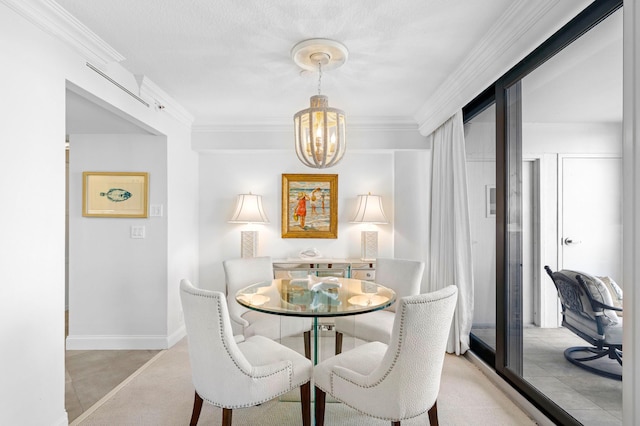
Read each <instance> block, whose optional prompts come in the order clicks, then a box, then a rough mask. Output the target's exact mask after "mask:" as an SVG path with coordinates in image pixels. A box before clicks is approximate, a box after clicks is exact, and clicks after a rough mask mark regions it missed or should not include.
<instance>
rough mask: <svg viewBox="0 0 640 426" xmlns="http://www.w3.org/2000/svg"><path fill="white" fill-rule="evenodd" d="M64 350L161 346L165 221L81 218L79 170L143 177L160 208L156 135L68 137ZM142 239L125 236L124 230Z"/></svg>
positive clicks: (163, 197)
mask: <svg viewBox="0 0 640 426" xmlns="http://www.w3.org/2000/svg"><path fill="white" fill-rule="evenodd" d="M69 144H70V147H71V148H70V155H69V157H70V161H69V259H70V262H69V298H70V300H69V302H70V304H69V337H68V338H67V349H132V348H140V349H162V348H165V347H166V346H167V343H166V335H167V323H166V315H167V314H166V312H167V308H166V306H167V288H166V282H167V268H166V266H165V265H166V264H167V250H166V247H167V220H166V216H162V217H149V218H98V217H83V216H82V172H84V171H116V172H118V171H120V172H127V171H129V172H134V171H141V172H147V173H149V199H148V201H149V204H150V205H166V201H167V171H166V170H167V143H166V138H165V137H163V136H144V135H123V134H118V135H69ZM134 225H135V226H144V227H145V238H144V239H132V238H130V227H131V226H134Z"/></svg>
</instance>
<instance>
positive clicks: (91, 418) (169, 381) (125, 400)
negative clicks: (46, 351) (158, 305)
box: [72, 339, 535, 426]
mask: <svg viewBox="0 0 640 426" xmlns="http://www.w3.org/2000/svg"><path fill="white" fill-rule="evenodd" d="M193 392H194V389H193V385H192V384H191V370H190V366H189V355H188V352H187V342H186V339H183V340H182V341H180V342H179V343H178V344H177V345H175V346H174V347H173V348H171V349H169V350H166V351H162V352H161V353H159V354H158V355H156V356H155V357H154V358H153V359H152V360H151V361H149V362H148V363H147V364H145V366H143V367H142V368H141V369H140V370H138V371H137V372H136V373H135V374H134V375H132V376H131V377H130V378H128V379H127V380H126V381H125V382H124V383H123V384H122V385H121V386H119V387H118V388H116V389H114V391H112V392H111V393H110V394H108V395H107V396H106V397H105V398H103V399H102V400H101V401H99V402H98V403H97V404H96V405H95V406H93V407H92V408H91V409H89V410H88V411H87V412H85V413H83V414H82V415H81V416H80V417H78V418H77V419H76V420H75V421H74V422H73V423H72V426H74V425H83V426H89V425H105V426H106V425H110V426H111V425H119V426H129V425H130V426H142V425H154V426H164V425H166V426H174V425H175V426H178V425H185V424H188V422H189V418H190V416H191V409H192V404H193ZM296 392H297V391H296ZM326 410H327V411H326V414H325V423H326V424H327V425H336V426H338V425H349V426H370V425H387V426H388V425H389V423H388V422H386V421H381V420H377V419H373V418H371V417H367V416H365V415H362V414H360V413H358V412H356V411H355V410H353V409H351V408H349V407H346V406H344V405H343V404H340V403H327V406H326ZM221 413H222V410H220V409H219V408H217V407H213V406H211V405H209V404H206V403H205V404H204V406H203V408H202V414H201V415H200V421H199V422H198V423H199V424H201V425H206V424H210V425H214V424H220V422H221V419H222V415H221ZM438 414H439V420H440V424H442V425H471V424H473V425H492V426H495V425H509V426H512V425H534V424H535V422H534V421H533V420H531V419H530V418H529V417H528V416H527V415H526V414H525V413H524V412H523V411H522V410H520V408H518V407H517V406H516V405H515V404H514V403H513V402H511V400H509V399H508V398H507V397H506V396H505V395H504V394H503V393H502V392H501V391H500V390H499V389H498V388H496V387H495V385H493V383H491V382H490V381H489V380H488V379H487V378H486V377H485V376H484V375H483V374H482V373H481V372H480V371H479V370H478V369H477V368H476V367H475V366H474V365H473V364H471V363H470V362H469V361H467V360H466V359H465V358H464V357H456V356H453V355H447V356H446V359H445V365H444V371H443V378H442V383H441V387H440V395H439V398H438ZM233 424H234V425H278V426H281V425H299V424H301V417H300V403H298V402H285V401H281V400H273V401H270V402H268V403H265V404H262V405H260V406H258V407H252V408H245V409H239V410H234V412H233ZM402 424H403V425H406V426H415V425H427V424H429V421H428V418H427V416H426V414H425V415H424V416H421V417H419V418H415V419H412V420H408V421H404V422H402Z"/></svg>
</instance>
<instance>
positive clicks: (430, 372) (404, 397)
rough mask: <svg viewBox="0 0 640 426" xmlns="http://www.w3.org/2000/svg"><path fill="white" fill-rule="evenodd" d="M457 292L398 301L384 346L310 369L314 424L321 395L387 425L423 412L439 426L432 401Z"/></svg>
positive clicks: (320, 412) (320, 416)
mask: <svg viewBox="0 0 640 426" xmlns="http://www.w3.org/2000/svg"><path fill="white" fill-rule="evenodd" d="M457 295H458V289H457V288H456V287H455V286H448V287H445V288H444V289H442V290H438V291H435V292H432V293H426V294H419V295H417V296H408V297H403V298H402V299H400V300H399V301H398V306H397V309H396V313H395V321H394V324H393V331H392V334H391V341H390V343H389V345H386V344H384V343H381V342H370V343H365V344H364V345H361V346H358V347H356V348H355V349H352V350H349V351H346V352H344V353H341V354H340V355H336V356H334V357H332V358H329V359H327V360H325V361H322V362H321V363H319V364H318V365H316V366H315V367H314V371H313V377H314V382H315V387H316V389H315V392H316V393H315V395H316V396H315V399H316V401H315V419H316V425H318V426H322V425H323V424H324V408H325V401H326V394H327V393H328V394H330V395H331V396H333V397H334V398H336V399H337V400H339V401H341V402H343V403H344V404H346V405H348V406H350V407H352V408H354V409H356V410H357V411H359V412H361V413H363V414H366V415H369V416H372V417H376V418H379V419H384V420H388V421H391V424H392V425H393V426H400V422H401V421H402V420H407V419H411V418H414V417H417V416H420V415H422V414H424V413H425V412H428V416H429V423H430V424H431V425H432V426H433V425H437V424H438V409H437V404H436V402H437V398H438V392H439V390H440V378H441V375H442V366H443V364H444V357H445V351H446V346H447V339H448V337H449V330H450V328H451V321H452V319H453V311H454V309H455V306H456V302H457Z"/></svg>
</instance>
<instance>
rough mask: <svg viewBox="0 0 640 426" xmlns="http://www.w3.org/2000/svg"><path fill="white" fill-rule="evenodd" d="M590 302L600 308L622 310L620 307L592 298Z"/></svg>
mask: <svg viewBox="0 0 640 426" xmlns="http://www.w3.org/2000/svg"><path fill="white" fill-rule="evenodd" d="M591 303H592V304H593V305H594V307H598V308H602V309H610V310H612V311H618V312H622V308H618V307H617V306H609V305H605V304H604V303H602V302H598V301H597V300H592V301H591Z"/></svg>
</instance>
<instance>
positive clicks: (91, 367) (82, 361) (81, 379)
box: [64, 311, 159, 423]
mask: <svg viewBox="0 0 640 426" xmlns="http://www.w3.org/2000/svg"><path fill="white" fill-rule="evenodd" d="M68 335H69V312H68V311H66V312H65V337H66V336H68ZM158 352H159V351H151V350H137V351H66V352H65V361H64V364H65V396H64V405H65V409H66V410H67V416H68V420H69V423H71V422H72V421H73V420H74V419H76V418H77V417H78V416H79V415H80V414H82V413H83V412H85V411H86V410H87V409H89V408H90V407H91V406H93V404H95V403H96V402H98V401H99V400H100V399H101V398H102V397H103V396H105V395H106V394H108V393H109V392H110V391H111V390H112V389H113V388H115V387H116V386H118V385H119V384H120V383H122V381H123V380H124V379H126V378H127V377H129V376H130V375H131V374H133V373H134V372H135V371H136V370H137V369H138V368H140V367H141V366H142V365H144V364H145V363H146V362H147V361H149V360H150V359H151V358H153V357H154V355H155V354H157V353H158Z"/></svg>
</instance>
